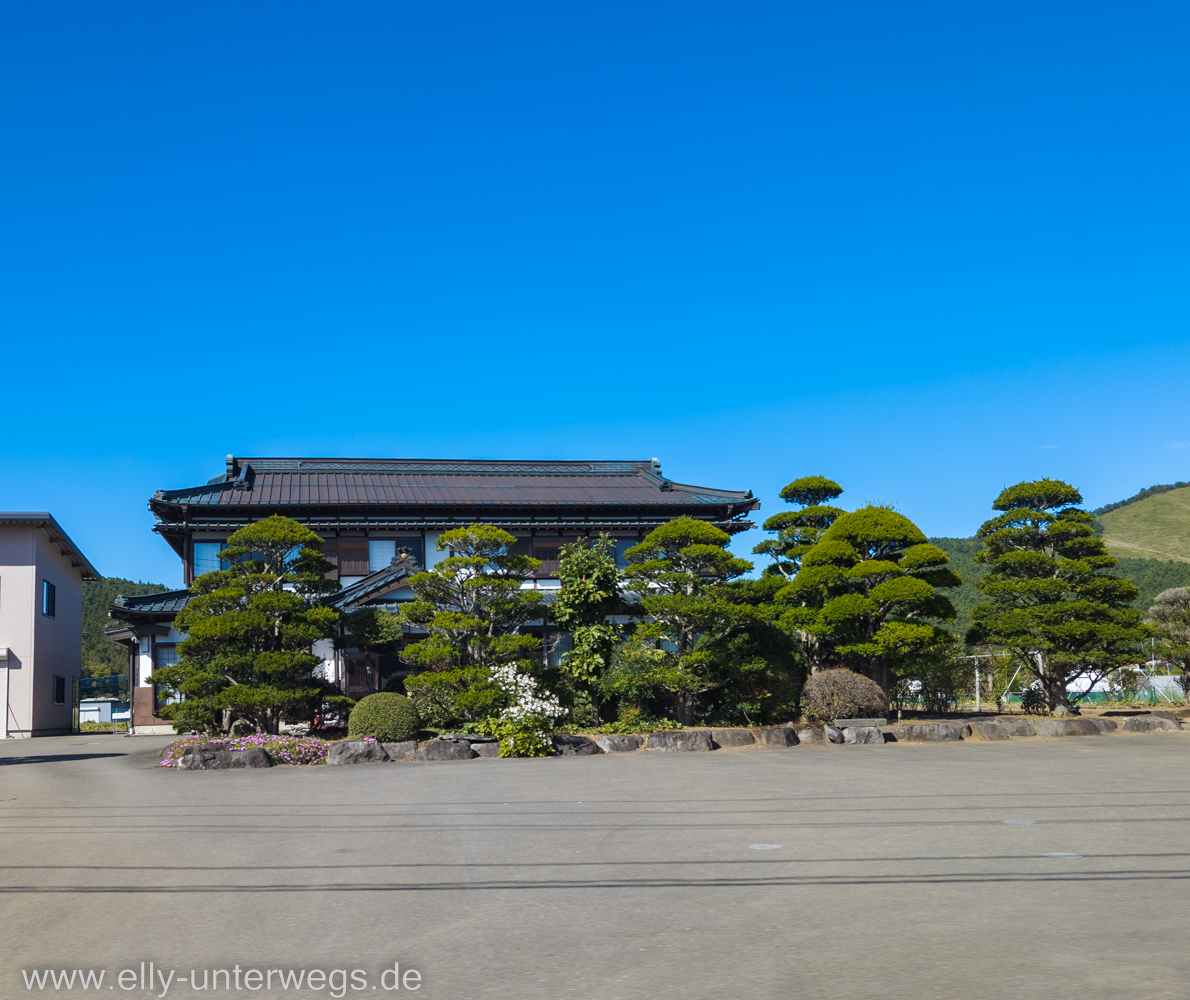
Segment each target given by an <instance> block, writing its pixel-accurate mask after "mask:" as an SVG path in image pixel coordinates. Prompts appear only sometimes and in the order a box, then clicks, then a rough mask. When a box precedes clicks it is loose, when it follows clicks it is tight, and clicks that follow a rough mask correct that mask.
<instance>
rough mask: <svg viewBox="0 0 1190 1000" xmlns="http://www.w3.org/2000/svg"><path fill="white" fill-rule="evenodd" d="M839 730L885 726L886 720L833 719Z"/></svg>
mask: <svg viewBox="0 0 1190 1000" xmlns="http://www.w3.org/2000/svg"><path fill="white" fill-rule="evenodd" d="M835 725H836V726H838V727H839V728H840V729H870V728H871V727H873V726H887V725H888V719H835Z"/></svg>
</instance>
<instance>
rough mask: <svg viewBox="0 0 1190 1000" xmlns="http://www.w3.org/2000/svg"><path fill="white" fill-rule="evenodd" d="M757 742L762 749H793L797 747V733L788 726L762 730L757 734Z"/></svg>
mask: <svg viewBox="0 0 1190 1000" xmlns="http://www.w3.org/2000/svg"><path fill="white" fill-rule="evenodd" d="M756 742H757V743H759V744H760V745H761V746H762V747H793V746H797V732H796V730H793V729H790V728H789V727H788V726H781V727H780V728H778V729H762V730H760V731H759V732H758V733H757V734H756Z"/></svg>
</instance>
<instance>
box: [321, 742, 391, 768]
mask: <svg viewBox="0 0 1190 1000" xmlns="http://www.w3.org/2000/svg"><path fill="white" fill-rule="evenodd" d="M381 760H388V752H387V751H386V750H385V749H384V744H383V743H377V742H376V741H375V740H343V741H341V742H339V743H332V744H331V745H330V746H329V747H328V748H327V751H326V762H327V763H328V764H373V763H375V762H377V761H381Z"/></svg>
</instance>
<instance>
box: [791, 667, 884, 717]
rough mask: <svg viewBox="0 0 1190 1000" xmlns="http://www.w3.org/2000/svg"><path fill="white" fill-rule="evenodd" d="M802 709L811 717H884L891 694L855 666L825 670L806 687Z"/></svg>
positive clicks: (807, 683) (815, 675)
mask: <svg viewBox="0 0 1190 1000" xmlns="http://www.w3.org/2000/svg"><path fill="white" fill-rule="evenodd" d="M802 711H803V713H805V716H806V718H807V719H810V720H812V721H815V722H830V721H831V720H832V719H870V718H873V717H881V718H882V717H884V716H885V715H886V713H887V712H888V698H887V696H886V695H885V694H884V691H883V690H882V689H881V687H880V685H879V684H877V683H876V682H875V681H874V680H871V679H869V678H867V677H865V676H864V675H863V674H857V673H855V672H854V671H852V670H822V671H820V672H819V673H816V674H814V675H813V676H812V677H811V678H810V679H809V680H808V681H806V686H805V687H804V688H803V689H802Z"/></svg>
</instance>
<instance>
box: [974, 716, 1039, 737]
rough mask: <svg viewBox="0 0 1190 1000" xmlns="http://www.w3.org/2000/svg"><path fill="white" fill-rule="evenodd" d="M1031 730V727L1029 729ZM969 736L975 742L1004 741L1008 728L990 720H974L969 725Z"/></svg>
mask: <svg viewBox="0 0 1190 1000" xmlns="http://www.w3.org/2000/svg"><path fill="white" fill-rule="evenodd" d="M1030 728H1032V727H1030ZM971 735H972V736H974V737H975V738H976V739H977V740H1006V739H1008V737H1009V732H1008V727H1007V726H1002V725H1000V723H998V722H993V721H992V720H990V719H976V720H974V721H972V723H971Z"/></svg>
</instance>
